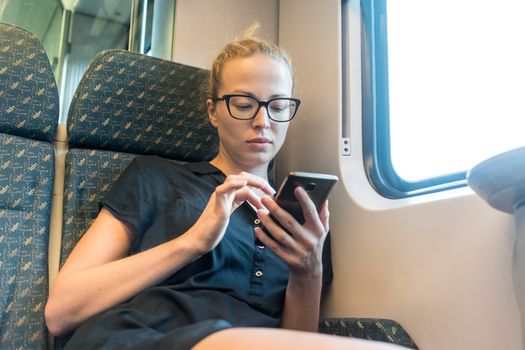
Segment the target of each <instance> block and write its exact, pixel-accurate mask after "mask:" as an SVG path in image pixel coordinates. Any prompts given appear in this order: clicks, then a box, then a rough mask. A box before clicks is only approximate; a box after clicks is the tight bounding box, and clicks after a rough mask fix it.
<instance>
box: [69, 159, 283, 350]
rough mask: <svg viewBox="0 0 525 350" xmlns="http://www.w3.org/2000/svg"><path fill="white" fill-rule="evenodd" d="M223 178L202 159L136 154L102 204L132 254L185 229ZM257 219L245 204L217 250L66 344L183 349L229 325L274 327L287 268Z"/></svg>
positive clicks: (99, 317)
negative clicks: (124, 232)
mask: <svg viewBox="0 0 525 350" xmlns="http://www.w3.org/2000/svg"><path fill="white" fill-rule="evenodd" d="M224 179H225V176H224V174H222V173H221V172H220V170H218V169H217V168H215V167H213V166H212V165H211V164H209V163H207V162H201V163H190V164H185V165H180V164H177V163H175V162H172V161H169V160H166V159H162V158H159V157H154V156H141V157H137V158H135V160H134V161H133V162H132V163H131V164H130V166H129V167H128V168H127V169H126V171H125V172H124V173H123V174H122V176H121V177H120V179H119V180H118V181H117V183H116V184H115V185H114V187H113V188H112V190H111V191H110V192H109V194H108V195H107V196H106V198H104V199H103V200H102V201H101V206H103V207H104V208H106V209H108V210H109V211H110V212H111V213H112V214H113V215H114V216H115V217H117V218H118V219H120V220H122V221H124V222H127V223H129V224H131V225H132V226H133V227H134V228H135V231H136V232H137V234H136V238H135V241H134V243H133V246H132V249H131V254H134V253H137V252H141V251H144V250H147V249H149V248H151V247H154V246H156V245H159V244H161V243H164V242H166V241H168V240H171V239H173V238H174V237H177V236H179V235H180V234H182V233H184V232H186V231H187V230H188V228H190V227H191V226H192V225H193V224H194V223H195V221H196V220H197V219H198V217H199V216H200V214H201V213H202V211H203V210H204V208H205V206H206V204H207V202H208V200H209V197H210V195H211V194H212V193H213V191H214V190H215V187H216V186H217V185H219V184H220V183H222V182H223V181H224ZM258 222H259V221H258V220H257V217H256V215H255V212H254V210H253V209H252V208H251V207H250V206H249V205H248V204H247V203H245V204H243V205H242V206H241V207H239V208H238V209H237V210H236V211H235V212H234V213H233V214H232V216H231V219H230V223H229V225H228V228H227V231H226V233H225V235H224V238H223V239H222V241H221V242H220V243H219V245H218V246H217V247H216V248H215V249H213V250H212V251H211V252H209V253H208V254H206V255H204V256H202V257H201V258H200V259H198V260H196V261H194V262H192V263H190V264H189V265H187V266H185V267H184V268H182V269H180V270H179V271H177V272H176V273H174V274H173V275H171V276H170V277H168V278H167V279H166V280H165V281H163V282H162V283H160V284H159V285H156V286H153V287H150V288H147V289H146V290H144V291H142V292H141V293H139V294H138V295H136V296H135V297H133V298H132V299H130V300H129V301H127V302H125V303H123V304H120V305H117V306H115V307H113V308H111V309H109V310H107V311H104V312H102V313H100V314H98V315H95V316H93V317H92V318H90V319H89V320H87V321H86V322H84V323H83V324H82V325H81V326H80V327H79V328H78V329H77V330H76V331H75V332H74V334H73V336H72V338H71V339H70V340H69V341H68V343H67V345H66V349H189V348H191V347H192V346H193V345H195V344H196V343H197V342H198V341H200V340H201V339H203V338H204V337H206V336H207V335H209V334H211V333H213V332H216V331H218V330H221V329H225V328H229V327H244V326H249V327H279V325H280V323H281V315H282V310H283V305H284V296H285V291H286V286H287V282H288V267H287V265H286V264H285V263H284V262H283V261H282V260H281V259H280V258H279V257H277V256H276V255H275V254H273V252H272V251H271V250H270V249H266V248H265V247H264V246H263V245H261V244H260V242H258V241H257V239H256V238H255V235H254V232H253V228H254V227H255V226H257V225H258Z"/></svg>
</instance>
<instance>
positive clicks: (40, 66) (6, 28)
mask: <svg viewBox="0 0 525 350" xmlns="http://www.w3.org/2000/svg"><path fill="white" fill-rule="evenodd" d="M58 112H59V100H58V90H57V86H56V83H55V78H54V76H53V71H52V69H51V66H50V63H49V59H48V57H47V55H46V53H45V51H44V48H43V47H42V44H41V43H40V41H39V40H38V39H37V38H36V37H35V36H34V35H33V34H31V33H29V32H27V31H25V30H23V29H21V28H18V27H15V26H12V25H8V24H3V23H0V348H2V349H46V348H47V328H46V325H45V322H44V306H45V303H46V299H47V294H48V240H49V230H50V216H51V205H52V204H51V202H52V197H53V185H54V176H55V161H54V151H53V143H54V138H55V133H56V127H57V123H58Z"/></svg>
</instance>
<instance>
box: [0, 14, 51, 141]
mask: <svg viewBox="0 0 525 350" xmlns="http://www.w3.org/2000/svg"><path fill="white" fill-rule="evenodd" d="M58 101H59V100H58V90H57V85H56V82H55V77H54V76H53V70H52V68H51V65H50V63H49V59H48V57H47V55H46V52H45V51H44V48H43V46H42V44H41V43H40V40H38V38H37V37H36V36H35V35H33V34H31V33H29V32H27V31H26V30H24V29H22V28H19V27H16V26H13V25H9V24H5V23H0V133H5V134H9V135H15V136H21V137H25V138H30V139H35V140H41V141H48V142H52V141H53V139H54V137H55V133H56V128H57V122H58V111H59V102H58Z"/></svg>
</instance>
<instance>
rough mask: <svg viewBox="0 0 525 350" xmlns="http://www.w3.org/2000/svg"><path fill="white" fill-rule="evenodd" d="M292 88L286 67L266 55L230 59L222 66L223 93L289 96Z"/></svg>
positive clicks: (288, 69)
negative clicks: (243, 92)
mask: <svg viewBox="0 0 525 350" xmlns="http://www.w3.org/2000/svg"><path fill="white" fill-rule="evenodd" d="M292 88H293V81H292V73H291V72H290V68H289V67H288V65H287V64H286V63H285V62H283V61H280V60H278V59H275V58H272V57H269V56H266V55H261V54H257V55H253V56H249V57H243V58H235V59H232V60H230V61H228V62H226V63H225V64H224V66H223V69H222V72H221V90H223V92H224V91H226V92H234V91H245V92H250V93H253V94H268V93H270V94H274V95H277V94H280V95H290V94H291V92H292ZM269 90H271V91H269ZM261 97H262V96H261Z"/></svg>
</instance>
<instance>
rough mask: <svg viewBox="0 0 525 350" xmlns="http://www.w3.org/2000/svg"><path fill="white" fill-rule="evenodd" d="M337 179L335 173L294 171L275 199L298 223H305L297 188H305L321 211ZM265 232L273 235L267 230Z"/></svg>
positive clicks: (284, 182)
mask: <svg viewBox="0 0 525 350" xmlns="http://www.w3.org/2000/svg"><path fill="white" fill-rule="evenodd" d="M337 180H338V178H337V176H335V175H330V174H320V173H310V172H303V171H293V172H291V173H289V174H288V176H287V177H286V178H285V179H284V181H283V183H282V184H281V187H280V188H279V190H278V191H277V194H276V195H275V201H276V202H277V204H279V206H280V207H281V208H283V209H284V210H286V211H287V212H288V213H290V214H291V215H292V216H293V217H294V218H295V220H297V222H298V223H300V224H304V222H305V220H304V216H303V210H302V208H301V204H300V203H299V201H298V200H297V198H296V197H295V194H294V190H295V188H296V187H298V186H301V187H302V188H304V189H305V191H306V193H308V195H309V196H310V198H311V199H312V202H313V203H314V204H315V207H316V208H317V212H319V211H320V210H321V208H322V206H323V203H324V202H325V201H326V200H327V199H328V195H329V194H330V191H331V190H332V188H333V187H334V185H335V184H336V182H337ZM272 219H273V220H274V221H275V222H276V223H277V224H278V225H280V223H279V221H278V220H277V219H275V218H273V216H272ZM265 232H266V233H267V234H268V235H269V236H271V234H270V233H269V232H268V231H267V230H265Z"/></svg>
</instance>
